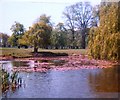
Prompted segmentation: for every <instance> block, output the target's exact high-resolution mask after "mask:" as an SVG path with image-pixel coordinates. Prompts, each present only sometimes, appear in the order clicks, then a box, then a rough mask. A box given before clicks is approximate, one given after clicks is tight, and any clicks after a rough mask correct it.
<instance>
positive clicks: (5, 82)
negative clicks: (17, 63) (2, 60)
mask: <svg viewBox="0 0 120 100" xmlns="http://www.w3.org/2000/svg"><path fill="white" fill-rule="evenodd" d="M1 73H2V75H1V79H2V84H1V89H2V92H3V93H4V92H6V91H7V90H9V89H11V90H12V91H15V88H16V87H18V86H20V85H21V84H22V79H21V78H20V77H18V72H13V73H12V74H11V75H10V73H8V72H7V71H6V70H5V69H2V70H1Z"/></svg>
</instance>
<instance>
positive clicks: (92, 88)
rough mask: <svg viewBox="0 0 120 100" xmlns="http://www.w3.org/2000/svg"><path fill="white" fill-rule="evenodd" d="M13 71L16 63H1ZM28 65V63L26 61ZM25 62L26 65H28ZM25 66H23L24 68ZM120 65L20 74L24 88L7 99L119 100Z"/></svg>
mask: <svg viewBox="0 0 120 100" xmlns="http://www.w3.org/2000/svg"><path fill="white" fill-rule="evenodd" d="M2 63H4V64H3V67H4V68H6V67H7V69H9V70H8V71H11V69H12V67H13V64H14V61H7V62H6V61H4V62H2ZM26 64H29V62H26ZM26 64H25V62H24V64H23V65H25V66H26ZM23 65H22V66H23ZM119 74H120V66H115V67H111V68H103V69H99V68H97V69H79V70H67V71H59V70H54V69H52V70H51V69H50V70H48V71H47V72H30V73H27V72H20V73H19V76H20V77H22V80H23V82H22V87H21V88H19V89H16V90H15V91H14V92H12V91H8V92H7V94H3V97H5V96H6V97H8V98H118V93H119V92H120V89H119V82H118V78H119Z"/></svg>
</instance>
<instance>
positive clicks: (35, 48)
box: [34, 43, 38, 53]
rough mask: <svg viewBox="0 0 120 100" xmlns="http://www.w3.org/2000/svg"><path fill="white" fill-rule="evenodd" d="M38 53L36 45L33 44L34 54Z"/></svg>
mask: <svg viewBox="0 0 120 100" xmlns="http://www.w3.org/2000/svg"><path fill="white" fill-rule="evenodd" d="M37 52H38V47H37V44H36V43H35V44H34V53H37Z"/></svg>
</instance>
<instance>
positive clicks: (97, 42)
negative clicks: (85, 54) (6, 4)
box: [88, 2, 120, 60]
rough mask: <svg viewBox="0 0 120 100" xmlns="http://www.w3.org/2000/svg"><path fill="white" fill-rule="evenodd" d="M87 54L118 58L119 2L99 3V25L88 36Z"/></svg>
mask: <svg viewBox="0 0 120 100" xmlns="http://www.w3.org/2000/svg"><path fill="white" fill-rule="evenodd" d="M88 48H89V55H90V56H91V57H93V58H96V59H107V60H119V59H120V2H119V3H108V4H106V5H101V8H100V25H99V27H96V28H92V29H91V30H90V36H89V45H88Z"/></svg>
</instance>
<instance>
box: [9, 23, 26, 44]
mask: <svg viewBox="0 0 120 100" xmlns="http://www.w3.org/2000/svg"><path fill="white" fill-rule="evenodd" d="M10 30H11V31H12V36H11V37H10V38H9V43H10V44H11V45H12V46H18V45H19V42H18V41H19V39H20V38H21V37H22V36H23V35H24V32H25V28H24V26H23V24H20V23H19V22H15V24H13V25H12V26H11V28H10Z"/></svg>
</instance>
